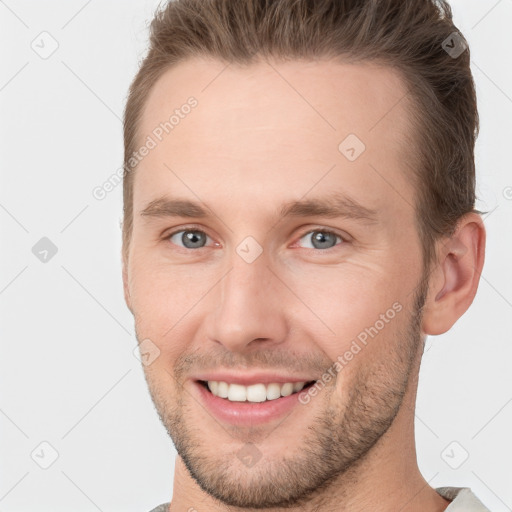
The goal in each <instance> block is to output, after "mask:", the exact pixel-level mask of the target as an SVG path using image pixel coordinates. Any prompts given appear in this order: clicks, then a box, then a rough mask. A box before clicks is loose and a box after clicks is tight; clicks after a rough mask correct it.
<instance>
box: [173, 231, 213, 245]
mask: <svg viewBox="0 0 512 512" xmlns="http://www.w3.org/2000/svg"><path fill="white" fill-rule="evenodd" d="M207 238H208V235H207V234H206V233H204V232H203V231H200V230H198V229H182V230H181V231H176V233H173V234H172V235H171V236H170V237H169V240H170V241H171V242H172V243H173V244H176V245H180V244H182V246H183V247H185V249H200V248H201V247H203V246H204V244H205V243H206V240H207ZM177 240H179V241H180V243H178V242H177Z"/></svg>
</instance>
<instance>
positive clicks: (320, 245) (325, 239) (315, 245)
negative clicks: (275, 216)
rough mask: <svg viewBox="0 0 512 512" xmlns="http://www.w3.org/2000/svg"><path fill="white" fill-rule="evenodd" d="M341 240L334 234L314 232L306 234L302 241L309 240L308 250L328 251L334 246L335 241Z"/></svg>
mask: <svg viewBox="0 0 512 512" xmlns="http://www.w3.org/2000/svg"><path fill="white" fill-rule="evenodd" d="M338 238H339V239H340V240H342V239H341V237H340V236H339V235H337V234H336V233H332V232H330V231H323V230H316V231H310V232H309V233H306V234H305V235H304V236H303V237H301V240H302V239H306V240H308V239H309V240H311V244H310V246H309V247H307V248H308V249H330V248H331V247H334V246H335V245H336V240H337V239H338Z"/></svg>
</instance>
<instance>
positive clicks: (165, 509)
mask: <svg viewBox="0 0 512 512" xmlns="http://www.w3.org/2000/svg"><path fill="white" fill-rule="evenodd" d="M170 505H171V504H170V503H162V505H158V507H156V508H154V509H152V510H150V512H169V507H170Z"/></svg>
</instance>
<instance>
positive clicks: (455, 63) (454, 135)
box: [123, 0, 481, 268]
mask: <svg viewBox="0 0 512 512" xmlns="http://www.w3.org/2000/svg"><path fill="white" fill-rule="evenodd" d="M454 36H455V39H454ZM454 41H455V42H454ZM447 42H448V43H447ZM455 43H457V45H458V47H461V48H465V51H462V53H460V55H454V54H453V53H449V52H448V50H449V48H450V47H454V46H455ZM461 45H462V46H461ZM195 56H200V57H211V58H216V59H218V60H220V61H223V62H226V63H240V64H251V63H252V62H254V61H255V60H257V58H259V57H272V58H276V59H279V58H281V59H294V58H297V59H299V58H300V59H308V58H311V59H318V58H322V57H325V58H330V57H340V58H344V59H346V60H349V61H351V62H357V61H373V62H377V63H382V64H384V65H388V66H391V67H392V68H394V69H396V70H397V71H399V72H400V74H401V76H402V77H403V79H404V80H405V83H406V85H407V90H408V93H410V97H411V100H412V101H411V102H410V104H411V105H413V106H414V108H409V109H408V112H409V113H410V115H411V120H412V123H413V126H414V128H415V130H414V134H415V136H414V144H413V148H412V151H409V153H410V154H409V155H408V163H409V167H410V168H411V170H412V176H411V179H414V183H415V187H416V190H417V197H416V199H415V209H416V222H417V227H418V232H419V235H420V240H421V243H422V248H423V262H424V265H425V268H428V267H429V266H430V263H431V262H432V260H433V257H434V256H435V251H434V242H435V241H436V240H437V239H438V238H439V237H441V236H450V235H451V234H453V232H454V230H455V229H456V226H457V221H458V220H459V219H460V218H461V217H462V216H463V215H464V214H466V213H468V212H476V213H481V212H479V211H478V210H475V209H474V204H475V163H474V155H473V153H474V145H475V139H476V137H477V135H478V129H479V119H478V112H477V103H476V93H475V86H474V82H473V77H472V74H471V70H470V66H469V63H470V55H469V48H468V45H467V42H466V40H465V39H464V37H463V36H462V34H460V32H459V31H458V30H457V28H456V27H455V26H454V24H453V22H452V12H451V8H450V6H449V4H448V3H447V2H446V1H444V0H437V1H436V0H400V1H398V0H171V1H169V3H168V4H167V5H166V6H164V7H163V8H161V9H159V10H157V12H156V14H155V17H154V19H153V21H152V23H151V28H150V48H149V51H148V53H147V56H146V57H145V59H144V61H143V62H142V65H141V67H140V69H139V71H138V73H137V75H136V76H135V78H134V80H133V82H132V84H131V86H130V90H129V95H128V100H127V103H126V109H125V115H124V180H123V201H124V220H123V257H124V258H125V261H127V255H128V246H129V243H130V238H131V232H132V227H133V177H134V172H133V171H135V169H132V168H131V167H130V166H129V165H128V163H129V160H130V157H131V156H132V154H133V153H134V151H135V150H136V149H137V145H136V142H137V141H136V139H137V136H138V132H137V130H138V127H139V124H140V120H141V115H142V112H143V109H144V106H145V102H146V99H147V97H148V94H149V92H150V90H151V88H152V86H153V85H154V84H155V82H156V81H157V80H158V78H159V77H160V76H161V75H162V74H163V73H164V72H165V71H167V70H168V69H169V68H170V67H172V66H173V65H175V64H177V63H179V62H181V61H183V60H185V59H187V58H190V57H195Z"/></svg>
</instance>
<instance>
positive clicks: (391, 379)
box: [146, 281, 426, 509]
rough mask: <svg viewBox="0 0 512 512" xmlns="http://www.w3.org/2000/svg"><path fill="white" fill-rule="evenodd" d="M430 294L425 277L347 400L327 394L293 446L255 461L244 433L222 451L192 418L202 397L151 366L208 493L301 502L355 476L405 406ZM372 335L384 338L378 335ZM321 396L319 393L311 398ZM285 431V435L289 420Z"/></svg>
mask: <svg viewBox="0 0 512 512" xmlns="http://www.w3.org/2000/svg"><path fill="white" fill-rule="evenodd" d="M425 297H426V286H425V284H424V283H423V281H422V283H420V285H419V287H418V290H417V291H416V294H415V297H414V304H413V309H412V312H411V314H410V316H409V318H408V319H407V320H405V321H404V324H402V326H401V328H398V329H397V333H396V336H395V339H394V343H392V344H391V345H390V346H391V347H392V350H390V352H389V354H388V357H386V359H385V360H381V361H378V362H377V363H372V364H371V365H368V366H365V365H364V364H363V365H360V367H359V369H358V372H357V373H356V374H355V376H354V378H353V379H352V380H351V381H350V384H351V385H350V389H348V390H347V389H344V392H345V393H346V394H347V395H346V399H345V403H344V404H343V406H340V403H339V398H338V403H337V404H336V403H334V404H333V400H332V396H331V397H330V399H329V400H325V401H324V402H323V403H326V404H328V403H329V404H330V405H326V406H325V407H324V409H323V411H321V413H319V414H317V415H316V416H315V418H314V420H313V421H312V422H311V423H310V425H309V426H308V428H307V430H306V431H305V432H304V434H303V435H302V436H301V442H300V446H298V447H297V449H296V450H295V452H294V453H284V454H282V455H279V456H276V457H273V458H269V457H263V458H262V459H261V460H259V461H258V462H257V463H256V464H255V465H254V466H252V467H247V468H246V467H245V466H243V465H242V464H241V462H240V460H239V459H238V457H237V453H238V452H239V450H240V448H242V446H243V445H244V442H243V441H242V440H241V437H242V436H240V440H241V442H240V444H239V445H238V448H236V449H234V450H233V451H231V452H226V450H223V448H222V445H220V444H219V441H218V440H216V439H211V438H210V437H209V436H208V430H207V428H206V427H205V426H202V425H197V424H196V425H194V424H191V422H190V421H189V420H187V418H193V417H194V415H193V414H192V412H190V411H189V410H188V408H189V407H192V408H194V407H196V408H197V404H195V402H194V401H193V400H191V399H189V400H188V404H187V403H185V399H186V398H190V397H187V394H186V393H184V392H183V390H182V389H181V393H180V392H179V389H178V390H177V398H176V400H175V401H174V402H171V401H170V400H169V398H168V396H169V395H166V396H164V394H163V392H162V390H160V389H159V388H158V386H157V385H156V384H155V382H154V380H153V379H152V375H151V372H149V371H146V381H147V383H148V387H149V390H150V394H151V397H152V399H153V402H154V404H155V407H156V410H157V412H158V415H159V417H160V420H161V422H162V424H163V425H164V427H165V428H166V430H167V432H168V433H169V435H170V437H171V438H172V440H173V442H174V445H175V447H176V450H177V452H178V455H179V456H180V457H181V459H182V461H183V463H184V464H185V466H186V467H187V469H188V471H189V472H190V475H191V476H192V478H193V479H194V480H195V481H196V482H197V484H198V485H199V486H200V487H201V489H202V490H203V491H204V492H206V493H208V494H209V495H210V496H212V497H214V498H216V499H217V500H219V501H221V502H223V503H224V504H226V505H228V506H232V507H240V508H243V509H266V508H290V507H297V506H303V505H304V504H306V503H308V502H310V501H311V500H312V499H314V498H315V497H316V496H319V495H320V494H321V493H322V490H325V489H326V488H328V487H329V486H330V485H332V484H333V483H335V482H336V481H339V480H340V477H341V476H342V475H344V474H346V475H347V478H351V477H350V474H353V471H352V472H349V471H348V470H350V469H354V468H356V467H357V465H359V464H361V463H362V462H363V461H364V459H365V458H366V456H367V455H368V453H369V452H370V450H371V449H372V447H373V446H374V445H375V444H376V443H377V442H378V440H379V439H380V438H381V437H382V436H383V434H385V432H386V431H387V430H388V429H389V427H390V426H391V424H392V423H393V420H394V419H395V417H396V416H397V414H398V412H399V410H400V407H401V404H402V401H403V398H404V395H405V393H406V391H407V386H408V382H409V378H410V377H411V375H412V370H413V369H414V367H415V364H416V363H415V362H416V359H417V356H418V352H419V351H422V349H423V346H422V344H421V332H420V325H421V317H422V308H423V305H424V302H425ZM372 341H373V342H374V343H378V342H379V340H378V338H377V339H375V340H372ZM364 350H367V349H366V348H365V349H364ZM342 371H343V370H342ZM175 382H176V381H175ZM333 382H334V381H333ZM178 388H179V386H178ZM335 389H336V388H335V386H334V385H332V386H329V387H325V388H324V389H323V390H322V391H321V392H320V395H321V394H322V393H325V392H327V391H328V390H329V391H330V393H332V392H333V391H335ZM320 398H321V396H317V397H315V399H313V400H312V401H311V402H310V403H311V404H314V403H315V402H317V401H318V399H320ZM334 402H336V401H335V400H334ZM300 407H307V405H300ZM213 421H214V420H213V419H212V422H213ZM284 423H286V421H285V422H284ZM280 431H281V432H282V433H283V434H284V435H285V434H286V426H282V427H281V430H280ZM235 432H236V430H235ZM243 433H247V431H246V430H244V431H243ZM238 434H240V432H238ZM274 434H275V433H274ZM236 437H237V438H238V436H236ZM258 439H260V440H261V436H260V435H259V430H257V429H255V430H254V431H253V432H252V434H251V432H249V433H248V434H247V436H246V439H245V442H249V441H251V442H255V441H257V440H258ZM285 441H287V439H286V438H283V442H285ZM262 442H264V440H263V441H262ZM242 472H243V473H242Z"/></svg>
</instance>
